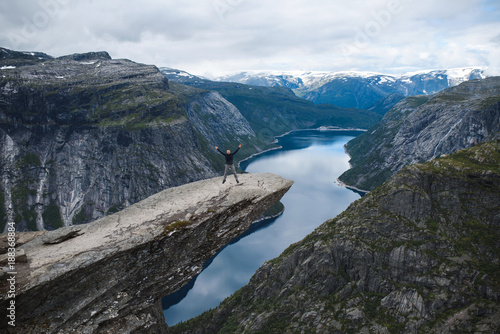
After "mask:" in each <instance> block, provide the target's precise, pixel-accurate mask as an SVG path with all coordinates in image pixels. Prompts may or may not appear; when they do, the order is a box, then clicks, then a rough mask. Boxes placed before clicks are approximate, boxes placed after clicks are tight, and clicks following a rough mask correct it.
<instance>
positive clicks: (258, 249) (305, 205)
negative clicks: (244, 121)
mask: <svg viewBox="0 0 500 334" xmlns="http://www.w3.org/2000/svg"><path fill="white" fill-rule="evenodd" d="M358 134H360V132H359V131H316V130H307V131H295V132H292V133H289V134H287V135H284V136H282V137H280V138H278V143H279V145H280V146H281V148H280V149H277V150H272V151H268V152H265V153H263V154H260V155H258V156H255V157H253V158H251V159H248V160H246V161H243V162H241V164H240V167H241V169H243V170H245V171H246V172H248V173H261V172H270V173H275V174H278V175H281V176H283V177H285V178H287V179H291V180H293V181H294V182H295V184H294V185H293V186H292V188H291V189H290V190H289V191H288V192H287V193H286V194H285V196H283V198H282V200H281V202H282V203H283V204H284V206H285V211H284V212H283V214H282V215H281V216H279V217H278V218H275V219H269V220H267V221H263V222H260V223H256V224H254V225H253V226H252V227H251V229H250V230H249V231H248V232H247V233H245V234H244V235H243V236H241V237H239V238H237V239H236V240H233V241H232V242H231V243H230V244H229V245H227V246H226V247H224V248H223V249H222V250H221V251H220V252H219V253H218V254H217V255H216V256H214V257H213V258H212V259H210V260H209V261H208V262H207V263H206V264H205V269H204V270H203V271H202V272H201V273H200V275H198V277H196V278H194V279H193V280H192V281H191V282H190V284H188V285H187V286H186V287H184V288H182V289H181V290H180V291H178V292H176V293H174V294H172V295H170V296H167V297H165V298H164V299H163V308H164V315H165V321H166V322H167V324H168V325H169V326H173V325H175V324H176V323H178V322H180V321H186V320H188V319H190V318H192V317H195V316H197V315H199V314H201V313H203V312H204V311H206V310H208V309H210V308H214V307H216V306H217V305H218V304H219V303H220V302H221V301H222V300H224V298H226V297H228V296H230V295H231V294H232V293H234V292H235V291H236V290H238V289H239V288H241V287H242V286H244V285H245V284H247V283H248V280H249V279H250V277H251V276H252V275H253V274H254V273H255V271H256V270H257V269H258V268H259V267H260V266H261V265H262V264H263V263H264V262H265V261H267V260H270V259H273V258H275V257H277V256H278V255H280V253H281V252H283V251H284V250H285V249H286V248H287V247H288V246H289V245H290V244H292V243H294V242H297V241H299V240H301V239H303V238H304V237H305V236H306V235H307V234H309V233H311V232H312V231H313V230H314V229H315V228H316V227H318V226H319V225H320V224H321V223H323V222H324V221H325V220H327V219H330V218H333V217H335V216H337V215H338V214H339V213H341V212H342V211H343V210H344V209H346V208H347V206H348V205H349V204H350V203H351V202H353V201H354V200H356V199H358V198H359V197H360V195H359V194H357V193H355V192H353V191H351V190H349V189H347V188H345V187H342V186H340V185H339V184H338V183H337V177H338V176H340V174H342V173H343V172H344V171H345V170H347V169H348V168H349V164H348V160H349V157H348V155H347V154H346V153H345V152H344V144H345V143H347V142H348V141H349V140H351V139H352V138H354V137H355V136H357V135H358ZM235 159H236V160H237V155H236V156H235ZM226 184H227V186H228V187H232V186H234V185H235V184H236V182H235V180H234V177H233V176H232V175H229V176H228V179H227V181H226ZM242 186H244V184H243V185H242Z"/></svg>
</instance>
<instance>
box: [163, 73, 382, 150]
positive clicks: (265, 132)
mask: <svg viewBox="0 0 500 334" xmlns="http://www.w3.org/2000/svg"><path fill="white" fill-rule="evenodd" d="M161 71H162V73H163V74H164V75H165V76H166V77H167V78H168V79H169V80H170V81H171V82H179V83H182V84H185V85H190V86H192V87H196V88H201V89H205V90H211V91H217V92H218V93H220V94H221V95H222V96H223V97H224V98H225V99H227V100H228V101H229V102H231V103H232V104H233V105H235V106H236V107H237V108H238V110H239V111H240V112H241V113H242V115H243V116H244V117H245V118H246V119H247V120H248V122H249V123H250V125H251V126H252V128H253V129H256V132H257V135H258V137H259V138H264V139H266V140H268V141H273V140H274V137H275V136H277V135H280V134H283V133H285V132H288V131H291V130H295V129H304V128H318V127H321V126H331V127H340V128H363V129H367V128H369V127H370V126H372V125H373V124H375V123H376V122H378V121H379V120H380V118H381V116H380V115H379V114H377V113H375V112H371V111H367V110H359V109H355V108H340V107H337V106H334V105H331V104H320V105H317V104H314V103H312V102H311V101H308V100H305V99H302V98H299V97H297V96H296V95H295V94H294V93H293V92H292V91H291V90H290V89H289V88H286V87H281V86H277V87H262V86H251V85H245V84H239V83H232V82H218V81H211V80H208V79H204V78H200V77H196V76H193V75H191V74H189V73H186V72H183V71H180V70H175V69H168V68H161Z"/></svg>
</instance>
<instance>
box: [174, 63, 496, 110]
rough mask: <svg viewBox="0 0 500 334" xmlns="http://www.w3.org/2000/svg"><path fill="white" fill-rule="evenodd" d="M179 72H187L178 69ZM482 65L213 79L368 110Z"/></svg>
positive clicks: (452, 81)
mask: <svg viewBox="0 0 500 334" xmlns="http://www.w3.org/2000/svg"><path fill="white" fill-rule="evenodd" d="M179 75H187V73H185V72H180V73H179ZM485 77H486V75H485V72H484V69H482V68H473V67H464V68H455V69H448V70H429V71H421V72H413V73H406V74H403V75H400V76H397V75H388V74H381V73H374V72H356V71H346V72H300V71H289V72H279V71H246V72H238V73H234V74H230V75H225V76H221V77H218V78H216V79H215V81H226V82H238V83H243V84H248V85H256V86H266V87H274V86H284V87H288V88H290V89H292V90H293V91H294V93H295V94H296V95H297V96H299V97H303V98H305V99H307V100H310V101H312V102H314V103H318V104H319V103H330V104H334V105H336V106H339V107H343V108H359V109H370V108H372V107H374V105H375V104H376V103H377V102H379V101H380V100H381V99H382V98H385V97H387V96H388V95H392V94H398V95H401V96H402V97H406V96H413V95H430V94H434V93H437V92H439V91H441V90H443V89H445V88H448V87H453V86H456V85H458V84H460V83H462V82H464V81H468V80H472V79H482V78H485Z"/></svg>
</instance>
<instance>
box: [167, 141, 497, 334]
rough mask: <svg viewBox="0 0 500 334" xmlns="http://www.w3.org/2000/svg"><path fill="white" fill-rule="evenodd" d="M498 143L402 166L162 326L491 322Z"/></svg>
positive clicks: (294, 328)
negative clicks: (243, 278) (219, 294)
mask: <svg viewBox="0 0 500 334" xmlns="http://www.w3.org/2000/svg"><path fill="white" fill-rule="evenodd" d="M499 166H500V142H499V141H495V142H489V143H485V144H481V145H478V146H476V147H474V148H471V149H469V150H464V151H460V152H457V153H456V154H454V155H450V156H447V157H444V158H440V159H437V160H434V161H432V162H428V163H425V164H421V165H420V164H417V165H412V166H410V167H407V168H405V169H404V170H402V171H401V172H399V173H398V174H397V175H395V176H394V177H393V178H391V179H390V180H389V181H388V182H387V183H385V184H384V185H383V186H381V187H379V188H378V189H377V190H375V191H373V192H370V193H369V194H368V195H366V196H365V197H363V198H362V199H360V200H358V201H356V202H354V203H353V204H352V205H351V206H350V207H349V208H348V209H347V210H346V211H344V212H343V213H342V214H340V215H339V216H338V217H336V218H334V219H332V220H329V221H327V222H325V223H324V224H322V225H321V226H320V227H319V228H317V229H316V230H315V231H314V232H313V233H312V234H310V235H309V236H307V237H306V238H304V239H303V240H302V241H300V242H298V243H296V244H294V245H292V246H290V247H289V248H288V249H286V250H285V251H284V252H283V254H282V255H281V256H280V257H278V258H276V259H273V260H271V261H268V262H267V263H265V264H264V265H263V266H262V267H261V268H260V269H259V270H258V271H257V272H256V273H255V275H254V276H253V277H252V279H251V280H250V282H249V284H248V285H247V286H245V287H244V288H242V289H241V290H239V291H238V292H236V293H235V294H234V295H233V296H231V297H229V298H227V299H226V300H225V301H224V302H223V303H222V304H221V305H220V306H219V307H218V308H216V309H215V310H212V311H211V312H208V313H207V314H204V315H202V316H200V317H198V318H195V319H193V320H191V321H189V322H187V323H185V324H180V325H177V326H174V327H173V328H172V332H173V333H191V334H192V333H217V332H219V331H220V332H231V333H256V332H259V333H260V332H266V333H311V332H312V333H314V332H316V333H436V334H437V333H456V332H471V333H495V332H497V331H498V328H500V327H499V326H500V320H499V319H500V288H499V287H500V275H499V269H498V268H499V266H500V252H499V249H500V234H499V227H500V216H499V212H500V192H499V191H498V189H500V168H499Z"/></svg>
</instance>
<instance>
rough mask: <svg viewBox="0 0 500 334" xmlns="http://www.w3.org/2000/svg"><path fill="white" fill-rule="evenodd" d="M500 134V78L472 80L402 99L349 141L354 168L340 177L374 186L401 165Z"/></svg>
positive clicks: (366, 186)
mask: <svg viewBox="0 0 500 334" xmlns="http://www.w3.org/2000/svg"><path fill="white" fill-rule="evenodd" d="M499 132H500V77H491V78H487V79H482V80H471V81H467V82H464V83H462V84H461V85H459V86H456V87H453V88H449V89H447V90H445V91H443V92H440V93H437V94H435V95H432V96H414V97H409V98H406V99H404V100H402V101H401V102H399V103H398V104H397V105H396V106H395V107H393V108H392V109H391V110H390V111H389V112H388V113H387V114H386V115H385V116H384V118H383V119H382V121H380V122H379V123H378V124H377V125H375V126H374V127H372V128H371V129H370V130H369V131H367V132H366V133H364V134H362V135H360V136H359V137H357V138H355V139H353V140H352V141H350V142H349V143H347V145H346V150H347V151H348V152H349V154H350V155H351V160H350V163H351V165H352V168H351V169H349V170H347V171H346V172H345V173H344V174H342V175H341V176H340V180H341V181H343V182H344V183H347V184H348V185H351V186H355V187H357V188H360V189H366V190H373V189H375V188H376V187H377V186H378V185H380V184H382V183H383V182H384V181H385V180H387V179H388V178H389V177H391V176H392V175H394V173H396V172H397V171H399V170H400V169H401V168H403V167H405V166H407V165H409V164H412V163H415V162H424V161H428V160H431V159H433V158H436V157H439V156H440V155H442V154H449V153H452V152H455V151H457V150H460V149H464V148H468V147H471V146H473V145H475V144H477V143H480V142H483V141H486V140H491V139H493V138H495V137H497V136H498V135H499Z"/></svg>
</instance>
